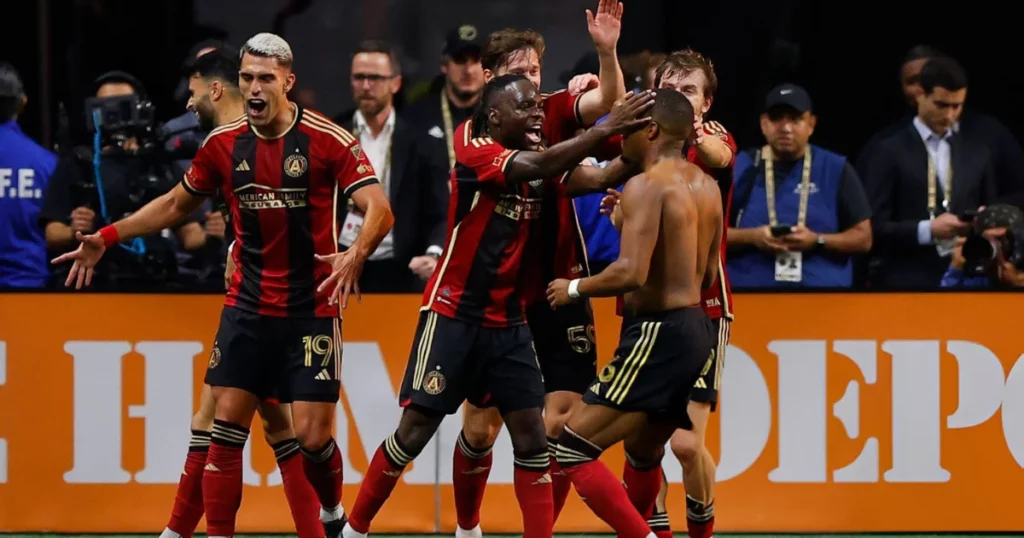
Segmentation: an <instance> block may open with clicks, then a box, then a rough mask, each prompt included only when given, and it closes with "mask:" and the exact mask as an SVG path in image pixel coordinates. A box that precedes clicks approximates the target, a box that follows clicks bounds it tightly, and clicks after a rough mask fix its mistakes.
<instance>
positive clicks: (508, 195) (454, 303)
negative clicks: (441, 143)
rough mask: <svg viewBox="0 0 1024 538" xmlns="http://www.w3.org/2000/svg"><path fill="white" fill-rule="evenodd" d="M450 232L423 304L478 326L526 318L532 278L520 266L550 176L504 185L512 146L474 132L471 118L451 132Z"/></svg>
mask: <svg viewBox="0 0 1024 538" xmlns="http://www.w3.org/2000/svg"><path fill="white" fill-rule="evenodd" d="M454 138H455V143H454V146H455V167H454V168H453V169H452V174H451V198H450V203H449V205H448V236H447V239H446V240H445V245H446V246H445V249H444V253H443V254H442V255H441V259H440V260H439V261H438V266H437V269H436V270H435V271H434V274H433V275H432V276H431V277H430V280H429V281H428V282H427V286H426V289H425V290H424V293H423V309H429V310H433V311H434V312H437V313H438V314H441V315H442V316H446V317H449V318H454V319H458V320H461V321H465V322H467V323H472V324H475V325H480V326H483V327H509V326H513V325H519V324H522V323H524V322H525V317H524V310H525V308H524V303H525V297H526V296H525V294H524V292H525V291H526V290H525V286H526V285H527V283H532V282H534V281H536V278H531V277H529V276H528V275H527V274H523V273H529V272H530V271H535V270H537V268H536V267H530V266H529V265H533V264H525V265H524V257H525V255H526V250H527V249H526V246H527V242H528V240H529V237H530V235H531V229H535V222H536V221H537V220H538V219H539V218H540V212H541V199H542V195H543V191H544V190H545V189H546V188H547V185H549V184H550V183H551V182H550V181H545V180H537V181H532V182H529V183H509V182H508V181H506V176H505V172H506V170H507V168H508V166H509V163H511V162H512V159H513V158H514V157H515V155H516V154H517V153H519V152H518V151H517V150H512V149H506V148H504V147H502V146H501V145H500V144H498V143H497V142H496V141H494V140H493V139H491V138H489V137H486V136H481V137H475V138H474V137H473V136H472V120H467V121H465V122H463V123H462V124H461V125H459V127H458V128H457V129H456V130H455V137H454Z"/></svg>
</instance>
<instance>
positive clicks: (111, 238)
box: [100, 224, 121, 248]
mask: <svg viewBox="0 0 1024 538" xmlns="http://www.w3.org/2000/svg"><path fill="white" fill-rule="evenodd" d="M100 237H102V238H103V246H104V247H106V248H110V247H112V246H114V245H116V244H118V243H120V242H121V236H120V235H118V233H117V228H115V227H114V225H113V224H111V225H109V226H104V227H102V228H100Z"/></svg>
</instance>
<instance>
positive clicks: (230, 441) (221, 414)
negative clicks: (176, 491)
mask: <svg viewBox="0 0 1024 538" xmlns="http://www.w3.org/2000/svg"><path fill="white" fill-rule="evenodd" d="M213 395H214V401H215V402H216V412H215V413H214V417H215V418H214V421H213V435H212V438H211V440H210V453H209V455H208V456H207V458H206V467H205V468H204V472H203V508H204V509H205V512H206V529H207V530H206V533H207V535H209V536H210V537H211V538H213V537H219V536H234V534H235V515H236V514H237V513H238V507H239V506H240V505H241V504H242V449H243V448H244V447H245V442H246V440H248V438H249V428H248V427H246V426H243V424H246V425H248V424H251V423H252V416H253V414H254V413H255V412H256V404H257V403H258V400H257V397H256V395H254V394H253V393H251V392H247V391H245V390H242V389H237V388H231V387H214V388H213Z"/></svg>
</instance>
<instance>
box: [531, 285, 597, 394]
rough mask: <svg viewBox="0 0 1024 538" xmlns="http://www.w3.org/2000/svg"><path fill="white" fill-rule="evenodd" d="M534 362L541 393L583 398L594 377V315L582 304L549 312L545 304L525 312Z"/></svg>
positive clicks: (587, 305)
mask: <svg viewBox="0 0 1024 538" xmlns="http://www.w3.org/2000/svg"><path fill="white" fill-rule="evenodd" d="M526 319H527V320H528V321H529V326H530V333H531V334H533V343H534V345H535V346H536V347H537V360H538V361H539V362H540V370H541V373H543V374H544V392H547V393H551V392H557V391H562V390H565V391H569V392H575V393H577V394H583V393H584V392H586V391H587V387H589V386H590V382H591V381H593V380H594V376H595V375H596V374H597V340H596V337H595V336H594V312H593V310H591V307H590V301H588V300H584V301H582V302H578V303H572V304H570V305H567V306H561V307H559V308H558V310H552V309H551V305H549V304H547V303H536V304H534V305H532V306H530V307H528V308H527V309H526Z"/></svg>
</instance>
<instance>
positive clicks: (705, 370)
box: [700, 349, 715, 377]
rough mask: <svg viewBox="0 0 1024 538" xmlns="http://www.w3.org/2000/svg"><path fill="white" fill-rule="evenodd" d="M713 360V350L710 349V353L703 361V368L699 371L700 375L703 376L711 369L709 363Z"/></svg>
mask: <svg viewBox="0 0 1024 538" xmlns="http://www.w3.org/2000/svg"><path fill="white" fill-rule="evenodd" d="M714 362H715V350H713V349H712V350H711V354H709V355H708V360H706V361H704V369H703V370H701V371H700V376H701V377H704V376H706V375H708V372H710V371H711V365H712V364H713V363H714Z"/></svg>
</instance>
